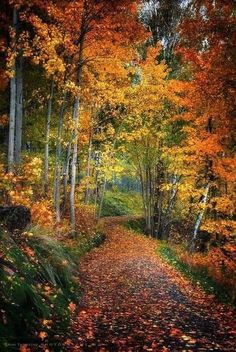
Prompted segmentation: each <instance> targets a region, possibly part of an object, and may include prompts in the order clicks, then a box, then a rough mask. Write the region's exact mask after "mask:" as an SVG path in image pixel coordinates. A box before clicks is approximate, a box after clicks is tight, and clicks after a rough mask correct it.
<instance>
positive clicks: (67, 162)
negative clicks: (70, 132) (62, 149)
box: [63, 142, 71, 207]
mask: <svg viewBox="0 0 236 352" xmlns="http://www.w3.org/2000/svg"><path fill="white" fill-rule="evenodd" d="M70 158H71V142H70V143H69V145H68V147H67V153H66V158H65V162H64V167H63V169H64V170H63V203H64V207H65V206H66V202H67V197H68V194H67V185H68V180H69V170H70Z"/></svg>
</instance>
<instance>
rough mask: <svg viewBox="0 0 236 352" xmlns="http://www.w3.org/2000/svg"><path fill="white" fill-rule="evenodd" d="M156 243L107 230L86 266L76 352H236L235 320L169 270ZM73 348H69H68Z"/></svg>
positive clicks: (109, 227)
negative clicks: (157, 252) (159, 254)
mask: <svg viewBox="0 0 236 352" xmlns="http://www.w3.org/2000/svg"><path fill="white" fill-rule="evenodd" d="M155 248H156V243H155V241H154V240H152V239H148V238H145V237H142V236H139V235H135V234H134V233H132V232H130V231H128V230H126V229H124V228H122V227H121V226H119V224H118V223H116V222H115V220H114V221H113V224H110V223H108V224H107V240H106V242H105V244H104V245H103V246H101V247H100V248H98V249H95V250H93V251H92V252H91V253H89V254H88V255H87V256H86V257H85V258H84V260H83V261H82V263H81V280H82V284H83V287H84V296H83V299H82V301H81V303H80V307H79V315H78V318H77V319H76V320H75V322H74V326H73V330H74V331H75V332H73V334H74V336H73V338H72V341H73V346H70V350H72V351H84V352H86V351H100V352H105V351H124V352H125V351H170V352H172V351H186V352H187V351H189V352H190V351H227V352H230V351H235V346H236V335H235V333H236V331H235V316H234V313H233V311H232V310H231V309H229V308H226V307H224V306H222V305H220V304H218V303H217V302H215V300H214V298H212V297H209V296H206V295H205V294H204V293H203V292H202V291H201V290H200V289H197V288H195V287H193V286H192V285H191V283H189V281H187V280H185V279H184V278H182V277H181V276H180V275H179V274H178V273H177V272H176V271H175V270H174V269H173V268H171V267H170V266H169V265H167V264H164V263H163V262H162V261H161V259H160V258H159V257H158V256H157V255H156V253H155ZM68 347H69V346H68Z"/></svg>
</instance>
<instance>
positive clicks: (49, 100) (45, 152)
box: [44, 80, 54, 197]
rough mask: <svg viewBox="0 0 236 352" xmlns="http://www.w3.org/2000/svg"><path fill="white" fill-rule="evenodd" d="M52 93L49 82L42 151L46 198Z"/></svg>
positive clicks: (52, 88)
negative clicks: (43, 148) (43, 147)
mask: <svg viewBox="0 0 236 352" xmlns="http://www.w3.org/2000/svg"><path fill="white" fill-rule="evenodd" d="M53 91H54V81H53V80H52V82H51V88H50V96H49V99H48V104H47V117H46V126H45V127H46V128H45V150H44V193H45V196H46V197H47V195H48V190H49V178H48V172H49V139H50V125H51V115H52V100H53Z"/></svg>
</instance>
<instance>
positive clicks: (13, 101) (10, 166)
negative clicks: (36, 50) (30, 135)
mask: <svg viewBox="0 0 236 352" xmlns="http://www.w3.org/2000/svg"><path fill="white" fill-rule="evenodd" d="M16 26H17V10H16V8H14V10H13V28H14V29H16ZM13 45H14V51H15V50H16V48H15V46H16V40H15V39H14V43H13ZM12 75H13V76H12V77H11V80H10V119H9V137H8V138H9V139H8V172H12V171H13V166H14V161H15V160H14V147H15V122H16V62H15V61H14V63H13V66H12Z"/></svg>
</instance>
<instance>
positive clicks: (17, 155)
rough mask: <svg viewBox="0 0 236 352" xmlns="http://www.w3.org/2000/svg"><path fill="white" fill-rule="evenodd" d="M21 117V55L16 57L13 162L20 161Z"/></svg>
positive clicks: (17, 163) (17, 162)
mask: <svg viewBox="0 0 236 352" xmlns="http://www.w3.org/2000/svg"><path fill="white" fill-rule="evenodd" d="M22 118H23V57H22V55H20V56H19V57H18V58H17V59H16V121H15V163H16V165H17V166H19V165H20V162H21V149H22Z"/></svg>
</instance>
